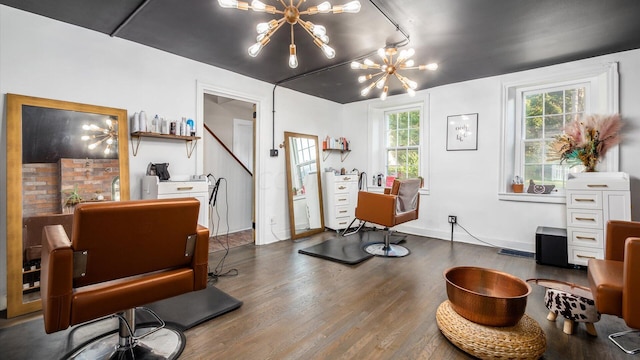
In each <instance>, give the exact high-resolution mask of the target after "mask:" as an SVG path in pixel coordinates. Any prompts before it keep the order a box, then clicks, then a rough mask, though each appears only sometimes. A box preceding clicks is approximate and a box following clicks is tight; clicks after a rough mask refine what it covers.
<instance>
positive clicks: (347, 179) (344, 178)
mask: <svg viewBox="0 0 640 360" xmlns="http://www.w3.org/2000/svg"><path fill="white" fill-rule="evenodd" d="M342 180H344V181H349V180H351V178H349V177H346V176H345V177H343V178H342Z"/></svg>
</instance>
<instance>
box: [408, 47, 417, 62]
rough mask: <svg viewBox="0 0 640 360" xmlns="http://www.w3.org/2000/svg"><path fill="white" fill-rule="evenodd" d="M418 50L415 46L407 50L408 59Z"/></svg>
mask: <svg viewBox="0 0 640 360" xmlns="http://www.w3.org/2000/svg"><path fill="white" fill-rule="evenodd" d="M415 53H416V51H415V50H413V48H410V49H408V50H407V59H408V58H410V57H412V56H413V55H415Z"/></svg>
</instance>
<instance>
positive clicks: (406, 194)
mask: <svg viewBox="0 0 640 360" xmlns="http://www.w3.org/2000/svg"><path fill="white" fill-rule="evenodd" d="M421 184H422V179H419V178H416V179H404V180H394V182H393V188H392V189H391V193H392V194H394V191H393V190H394V189H397V190H396V192H395V194H396V195H397V196H398V198H397V201H396V214H399V213H403V212H407V211H413V210H415V209H416V208H417V207H418V196H419V191H420V186H421Z"/></svg>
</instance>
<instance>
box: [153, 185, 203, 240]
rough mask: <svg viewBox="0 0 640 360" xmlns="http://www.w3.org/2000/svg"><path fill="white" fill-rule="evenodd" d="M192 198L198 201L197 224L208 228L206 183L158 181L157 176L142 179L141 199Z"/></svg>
mask: <svg viewBox="0 0 640 360" xmlns="http://www.w3.org/2000/svg"><path fill="white" fill-rule="evenodd" d="M183 197H194V198H196V199H198V201H200V211H199V212H198V224H200V225H202V226H204V227H207V228H208V227H209V206H208V202H209V198H208V197H209V183H208V181H159V180H158V177H157V176H145V177H144V178H142V198H143V199H174V198H183Z"/></svg>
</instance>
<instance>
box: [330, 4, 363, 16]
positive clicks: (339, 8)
mask: <svg viewBox="0 0 640 360" xmlns="http://www.w3.org/2000/svg"><path fill="white" fill-rule="evenodd" d="M358 11H360V2H359V1H352V2H348V3H346V4H344V5H336V6H334V7H333V13H334V14H339V13H343V12H346V13H357V12H358Z"/></svg>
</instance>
